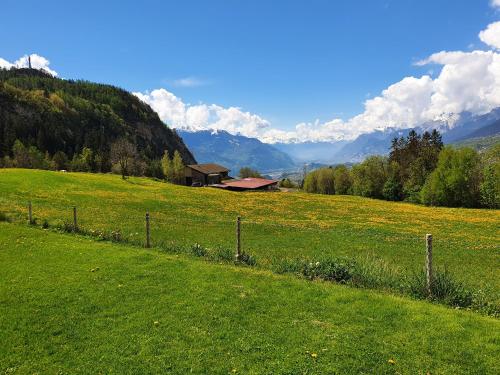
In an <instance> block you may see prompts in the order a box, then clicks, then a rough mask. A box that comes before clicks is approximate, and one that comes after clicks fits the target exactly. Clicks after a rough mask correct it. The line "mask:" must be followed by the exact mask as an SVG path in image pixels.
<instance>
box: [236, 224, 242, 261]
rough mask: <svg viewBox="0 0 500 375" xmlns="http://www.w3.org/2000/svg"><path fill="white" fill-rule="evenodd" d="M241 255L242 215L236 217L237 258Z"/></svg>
mask: <svg viewBox="0 0 500 375" xmlns="http://www.w3.org/2000/svg"><path fill="white" fill-rule="evenodd" d="M240 257H241V217H239V216H238V217H237V218H236V260H237V261H238V260H240Z"/></svg>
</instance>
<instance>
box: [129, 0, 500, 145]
mask: <svg viewBox="0 0 500 375" xmlns="http://www.w3.org/2000/svg"><path fill="white" fill-rule="evenodd" d="M492 6H498V7H500V0H495V1H494V2H493V3H492ZM479 39H480V40H481V41H482V42H484V43H485V44H486V45H487V46H488V48H487V50H475V51H469V52H465V51H441V52H438V53H435V54H433V55H431V56H429V57H428V58H426V59H424V60H421V61H418V62H417V63H416V64H415V65H417V66H426V65H437V66H438V67H440V68H441V69H440V71H439V74H438V75H437V76H436V77H435V78H433V77H431V76H430V75H422V76H421V77H412V76H410V77H405V78H403V79H402V80H401V81H399V82H396V83H394V84H392V85H391V86H389V87H388V88H386V89H385V90H383V91H382V93H381V94H380V95H378V96H376V97H374V98H371V99H368V100H366V101H365V103H364V111H363V113H361V114H359V115H357V116H355V117H353V118H351V119H348V120H347V121H344V120H342V119H332V120H330V121H327V122H320V121H318V120H316V121H313V122H309V123H300V124H297V125H296V126H295V128H294V129H293V130H281V129H276V128H272V127H271V124H270V123H269V122H268V121H267V120H265V119H263V118H262V117H260V116H258V115H255V114H252V113H249V112H244V111H243V110H241V109H240V108H236V107H230V108H223V107H221V106H218V105H216V104H212V105H205V104H200V105H189V104H185V103H184V102H183V101H182V100H181V99H180V98H178V97H176V96H175V95H174V94H172V93H170V92H168V91H167V90H165V89H158V90H154V91H152V92H146V93H135V94H136V95H137V96H138V97H139V98H141V99H142V100H143V101H145V102H146V103H148V104H150V105H151V106H152V108H153V109H154V110H156V111H157V112H158V113H159V114H160V118H161V119H162V120H163V121H165V122H166V123H167V124H169V125H171V126H173V127H176V128H182V129H188V130H202V129H218V130H227V131H228V132H230V133H233V134H236V133H239V134H242V135H245V136H249V137H257V138H259V139H260V140H262V141H264V142H268V143H276V142H305V141H312V142H318V141H336V140H342V139H345V140H351V139H355V138H356V137H357V136H359V135H360V134H363V133H370V132H373V131H377V130H380V131H383V130H385V129H389V128H392V129H394V128H396V129H404V128H410V127H414V126H417V125H421V124H423V123H425V122H428V121H434V120H447V121H450V122H452V121H453V119H456V116H453V114H458V113H460V112H463V111H469V112H471V113H474V114H483V113H487V112H489V111H491V110H492V109H494V108H496V107H500V54H499V53H498V52H497V49H499V48H500V22H494V23H492V24H490V25H488V27H487V28H486V29H485V30H483V31H481V32H480V33H479ZM450 125H452V123H450Z"/></svg>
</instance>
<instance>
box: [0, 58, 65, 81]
mask: <svg viewBox="0 0 500 375" xmlns="http://www.w3.org/2000/svg"><path fill="white" fill-rule="evenodd" d="M29 56H30V57H31V66H32V68H34V69H39V70H44V71H46V72H47V73H49V74H51V75H53V76H57V72H56V71H55V70H52V69H50V68H49V65H50V61H49V60H47V59H46V58H45V57H43V56H40V55H37V54H36V53H34V54H31V55H29ZM28 66H29V64H28V55H24V56H23V57H20V58H19V59H17V60H16V61H14V62H13V63H10V62H8V61H7V60H5V59H2V58H0V68H4V69H11V68H27V67H28Z"/></svg>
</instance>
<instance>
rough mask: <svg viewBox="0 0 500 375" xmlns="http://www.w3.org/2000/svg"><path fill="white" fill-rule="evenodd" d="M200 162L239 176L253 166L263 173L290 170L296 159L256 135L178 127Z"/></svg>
mask: <svg viewBox="0 0 500 375" xmlns="http://www.w3.org/2000/svg"><path fill="white" fill-rule="evenodd" d="M177 134H179V136H180V137H181V138H182V139H183V141H184V142H185V143H186V145H187V146H188V148H189V149H190V150H191V152H192V153H193V154H194V157H195V158H196V160H198V162H199V163H209V162H210V163H217V164H221V165H223V166H225V167H227V168H228V169H230V170H231V174H232V175H234V176H236V175H237V174H238V171H239V170H240V169H241V168H243V167H251V168H254V169H257V170H259V171H260V172H261V173H269V172H273V171H277V170H287V169H291V168H294V167H295V162H294V161H293V160H292V158H291V157H290V156H289V155H288V154H286V153H284V152H282V151H280V150H279V149H277V148H276V147H274V146H273V145H270V144H267V143H262V142H261V141H259V140H258V139H256V138H249V137H245V136H242V135H232V134H230V133H228V132H227V131H223V130H218V131H215V130H202V131H195V132H190V131H185V130H177Z"/></svg>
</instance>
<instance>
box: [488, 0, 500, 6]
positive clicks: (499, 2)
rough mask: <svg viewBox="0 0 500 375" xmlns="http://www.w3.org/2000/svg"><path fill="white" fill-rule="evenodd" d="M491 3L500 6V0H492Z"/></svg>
mask: <svg viewBox="0 0 500 375" xmlns="http://www.w3.org/2000/svg"><path fill="white" fill-rule="evenodd" d="M490 5H491V6H492V7H493V8H500V0H491V1H490Z"/></svg>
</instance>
